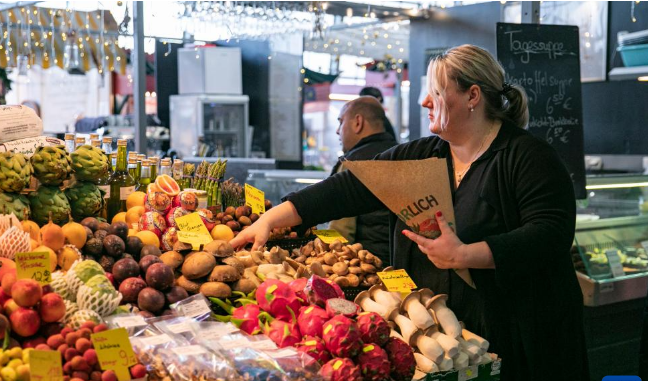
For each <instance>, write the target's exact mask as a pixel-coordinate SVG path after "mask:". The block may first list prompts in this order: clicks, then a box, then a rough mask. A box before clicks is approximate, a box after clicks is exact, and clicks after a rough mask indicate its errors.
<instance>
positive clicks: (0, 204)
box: [0, 192, 30, 220]
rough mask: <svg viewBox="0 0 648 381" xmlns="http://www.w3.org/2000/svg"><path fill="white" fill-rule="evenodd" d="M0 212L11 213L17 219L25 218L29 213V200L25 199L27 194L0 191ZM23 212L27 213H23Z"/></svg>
mask: <svg viewBox="0 0 648 381" xmlns="http://www.w3.org/2000/svg"><path fill="white" fill-rule="evenodd" d="M0 213H2V214H11V213H13V214H15V215H16V217H18V219H19V220H25V219H27V218H28V217H29V214H30V208H29V200H28V199H27V196H24V195H22V194H19V193H2V192H0ZM25 213H26V214H27V215H25Z"/></svg>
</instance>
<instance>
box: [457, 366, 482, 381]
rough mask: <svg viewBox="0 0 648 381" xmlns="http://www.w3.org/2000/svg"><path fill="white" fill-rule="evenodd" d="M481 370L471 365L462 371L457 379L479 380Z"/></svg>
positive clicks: (465, 380) (466, 380)
mask: <svg viewBox="0 0 648 381" xmlns="http://www.w3.org/2000/svg"><path fill="white" fill-rule="evenodd" d="M478 375H479V369H478V368H477V365H471V366H469V367H468V368H464V369H460V370H459V374H458V375H457V378H458V380H459V381H468V380H472V379H474V378H477V376H478Z"/></svg>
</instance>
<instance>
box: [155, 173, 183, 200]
mask: <svg viewBox="0 0 648 381" xmlns="http://www.w3.org/2000/svg"><path fill="white" fill-rule="evenodd" d="M155 185H157V187H158V188H160V191H161V192H164V193H166V194H167V195H169V196H171V197H175V196H176V195H178V193H180V186H179V185H178V183H177V182H176V181H175V180H174V179H173V178H172V177H171V176H169V175H159V176H158V177H157V179H155Z"/></svg>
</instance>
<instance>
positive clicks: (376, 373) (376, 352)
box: [356, 344, 390, 381]
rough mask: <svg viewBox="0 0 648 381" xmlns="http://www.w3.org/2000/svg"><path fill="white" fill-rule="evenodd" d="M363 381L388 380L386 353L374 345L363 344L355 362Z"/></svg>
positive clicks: (388, 367)
mask: <svg viewBox="0 0 648 381" xmlns="http://www.w3.org/2000/svg"><path fill="white" fill-rule="evenodd" d="M356 361H357V362H358V365H359V366H360V372H361V373H362V376H363V377H364V379H365V381H383V380H389V370H390V364H389V358H388V357H387V352H385V351H384V350H383V349H382V348H380V347H379V346H377V345H374V344H365V345H363V346H362V351H361V352H360V354H359V355H358V358H357V360H356Z"/></svg>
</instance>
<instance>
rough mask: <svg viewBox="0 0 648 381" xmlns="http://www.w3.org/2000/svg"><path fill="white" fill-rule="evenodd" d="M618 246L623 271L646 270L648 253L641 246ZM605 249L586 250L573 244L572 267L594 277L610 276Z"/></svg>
mask: <svg viewBox="0 0 648 381" xmlns="http://www.w3.org/2000/svg"><path fill="white" fill-rule="evenodd" d="M618 246H619V247H621V248H619V249H616V253H617V255H618V256H619V259H620V261H621V264H622V265H623V271H625V272H626V273H634V272H645V271H648V254H646V251H645V250H644V248H643V247H632V246H623V245H618ZM606 251H607V250H605V249H601V248H599V247H594V248H593V249H592V250H587V249H586V248H584V247H582V246H573V247H572V250H571V252H572V260H573V262H574V267H575V268H576V270H577V271H580V272H582V273H584V274H588V275H591V276H594V277H601V278H611V277H612V270H611V269H610V266H609V264H608V257H607V255H606V254H605V252H606ZM581 253H582V254H581ZM583 258H584V259H585V260H586V261H587V265H586V264H585V263H584V262H583ZM588 270H589V273H588Z"/></svg>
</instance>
